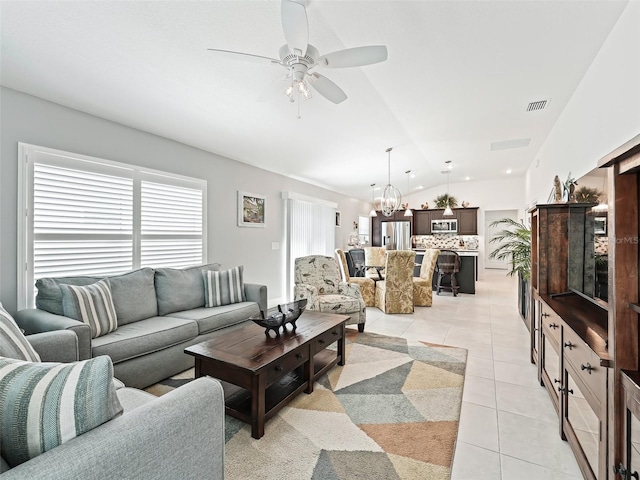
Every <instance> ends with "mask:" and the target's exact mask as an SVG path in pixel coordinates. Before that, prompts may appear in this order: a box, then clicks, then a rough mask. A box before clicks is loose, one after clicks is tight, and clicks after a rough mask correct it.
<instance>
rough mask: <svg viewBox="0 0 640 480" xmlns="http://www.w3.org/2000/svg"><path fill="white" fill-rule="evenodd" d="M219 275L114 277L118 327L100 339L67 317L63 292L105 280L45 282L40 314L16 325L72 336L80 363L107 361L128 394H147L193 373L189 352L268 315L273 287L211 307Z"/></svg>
mask: <svg viewBox="0 0 640 480" xmlns="http://www.w3.org/2000/svg"><path fill="white" fill-rule="evenodd" d="M217 269H219V265H218V264H209V265H202V266H198V267H192V268H186V269H172V268H157V269H153V268H142V269H140V270H135V271H133V272H129V273H126V274H123V275H117V276H112V277H108V279H109V284H110V286H111V293H112V296H113V304H114V307H115V311H116V315H117V322H118V327H117V329H116V330H115V331H113V332H111V333H108V334H106V335H103V336H100V337H97V338H94V339H92V338H91V329H90V327H89V325H87V324H84V323H82V322H79V321H77V320H74V319H71V318H68V317H65V316H64V315H63V308H62V292H61V289H60V287H59V285H60V284H68V285H89V284H92V283H95V282H96V281H98V280H100V279H101V278H99V277H60V278H44V279H40V280H38V282H37V283H36V287H37V289H38V294H37V296H36V307H37V308H35V309H26V310H21V311H19V312H18V313H17V314H16V315H15V320H16V322H17V323H18V325H19V326H20V327H21V328H22V329H24V331H25V332H26V333H27V334H34V333H40V332H46V331H52V330H72V331H73V332H75V334H76V335H77V337H78V348H79V357H80V360H84V359H87V358H91V357H95V356H98V355H108V356H109V357H111V359H112V361H113V366H114V375H115V377H116V378H118V379H120V380H122V381H123V382H124V383H125V384H126V385H127V386H129V387H136V388H144V387H147V386H149V385H152V384H154V383H156V382H158V381H160V380H162V379H164V378H167V377H170V376H171V375H175V374H176V373H179V372H181V371H183V370H186V369H188V368H189V367H191V366H193V364H194V359H193V357H192V356H190V355H186V354H185V353H184V349H185V347H188V346H190V345H193V344H196V343H199V342H202V341H204V340H207V339H209V338H211V337H213V336H214V335H215V332H216V331H217V330H220V329H221V328H225V327H228V326H231V325H236V324H238V323H241V322H244V321H246V320H247V319H248V318H249V317H250V316H251V315H253V314H255V313H258V312H259V311H260V310H264V311H266V310H267V287H266V286H264V285H257V284H248V283H245V284H244V292H245V297H246V301H244V302H240V303H234V304H231V305H224V306H219V307H212V308H205V307H204V305H205V292H204V281H203V271H206V270H217Z"/></svg>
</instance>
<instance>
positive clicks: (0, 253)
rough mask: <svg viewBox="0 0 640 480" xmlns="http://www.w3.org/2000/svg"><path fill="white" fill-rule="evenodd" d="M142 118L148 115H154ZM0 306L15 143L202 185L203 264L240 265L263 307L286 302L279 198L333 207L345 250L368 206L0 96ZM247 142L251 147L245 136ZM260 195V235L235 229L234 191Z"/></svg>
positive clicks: (8, 250)
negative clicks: (260, 289)
mask: <svg viewBox="0 0 640 480" xmlns="http://www.w3.org/2000/svg"><path fill="white" fill-rule="evenodd" d="M153 114H154V113H153V112H149V115H153ZM0 121H1V125H2V131H1V137H0V139H1V145H0V239H1V242H2V243H1V244H0V302H2V303H3V304H4V305H5V307H6V308H7V309H8V310H9V311H14V310H15V307H16V300H17V299H16V275H17V273H16V272H17V266H16V251H17V245H16V242H17V234H16V224H17V220H16V219H17V217H16V215H17V195H18V185H17V183H18V142H25V143H31V144H34V145H39V146H44V147H51V148H56V149H60V150H64V151H69V152H73V153H80V154H84V155H91V156H94V157H99V158H105V159H109V160H115V161H119V162H125V163H129V164H134V165H140V166H144V167H148V168H155V169H159V170H164V171H167V172H174V173H179V174H183V175H188V176H191V177H196V178H203V179H205V180H207V182H208V204H207V209H208V232H207V235H208V245H207V251H208V259H209V261H216V262H220V263H222V264H223V266H225V267H232V266H235V265H244V267H245V281H247V282H251V283H262V284H266V285H267V287H268V295H269V299H270V300H273V299H279V298H282V297H284V296H285V292H284V291H283V285H282V279H283V277H284V275H283V258H282V255H283V252H284V250H283V249H282V248H281V249H280V250H272V249H271V243H272V242H280V246H281V247H283V243H284V238H283V234H284V218H283V211H284V203H283V202H284V201H283V200H282V195H281V194H282V192H283V191H293V192H298V193H304V194H306V195H309V196H314V197H318V198H322V199H324V200H328V201H331V202H335V203H337V204H338V210H340V211H341V213H342V227H340V228H336V246H344V245H345V244H346V243H347V240H348V237H349V233H350V231H351V228H352V224H353V221H357V220H358V215H359V214H364V215H367V214H368V212H369V210H370V206H369V204H367V203H366V202H362V201H359V200H356V199H353V198H349V197H345V196H343V195H340V194H338V193H335V192H331V191H328V190H325V189H322V188H319V187H316V186H313V185H309V184H306V183H304V182H300V181H297V180H293V179H290V178H288V177H284V176H282V175H277V174H274V173H271V172H268V171H266V170H261V169H259V168H256V167H253V166H249V165H246V164H243V163H239V162H236V161H233V160H230V159H228V158H224V157H221V156H218V155H215V154H212V153H209V152H205V151H203V150H199V149H197V148H193V147H189V146H187V145H184V144H181V143H178V142H175V141H172V140H168V139H166V138H163V137H159V136H156V135H152V134H149V133H146V132H143V131H140V130H136V129H133V128H130V127H127V126H124V125H121V124H117V123H114V122H111V121H108V120H105V119H102V118H98V117H94V116H91V115H88V114H85V113H82V112H79V111H77V110H73V109H69V108H66V107H62V106H60V105H57V104H54V103H51V102H47V101H45V100H42V99H39V98H36V97H32V96H29V95H25V94H22V93H19V92H16V91H14V90H11V89H7V88H2V89H0ZM247 141H251V138H250V136H249V137H248V138H247ZM238 190H243V191H248V192H253V193H260V194H263V195H266V197H267V205H266V227H265V228H241V227H238V226H237V210H236V203H237V191H238Z"/></svg>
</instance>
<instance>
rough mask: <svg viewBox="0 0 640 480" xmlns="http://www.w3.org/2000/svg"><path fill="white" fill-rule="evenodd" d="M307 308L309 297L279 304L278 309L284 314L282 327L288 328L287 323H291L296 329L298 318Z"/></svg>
mask: <svg viewBox="0 0 640 480" xmlns="http://www.w3.org/2000/svg"><path fill="white" fill-rule="evenodd" d="M305 308H307V299H306V298H303V299H301V300H296V301H295V302H291V303H283V304H282V305H278V310H280V312H281V313H282V314H283V315H284V321H283V322H282V329H283V330H286V329H287V326H286V324H287V323H290V324H291V325H292V326H293V329H294V330H295V329H296V320H298V318H299V317H300V315H302V312H304V309H305Z"/></svg>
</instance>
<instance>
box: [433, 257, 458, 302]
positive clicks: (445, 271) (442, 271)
mask: <svg viewBox="0 0 640 480" xmlns="http://www.w3.org/2000/svg"><path fill="white" fill-rule="evenodd" d="M459 271H460V256H459V255H458V252H456V251H455V250H441V251H440V255H438V260H437V261H436V272H438V285H437V287H436V293H437V294H438V295H440V290H442V289H445V290H451V291H452V292H453V296H454V297H457V296H458V289H459V288H460V287H458V282H457V280H456V273H458V272H459ZM445 277H449V284H448V285H447V284H445V285H442V280H443V279H444V278H445Z"/></svg>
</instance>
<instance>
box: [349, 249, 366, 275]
mask: <svg viewBox="0 0 640 480" xmlns="http://www.w3.org/2000/svg"><path fill="white" fill-rule="evenodd" d="M345 256H346V257H347V265H348V266H349V276H351V277H364V276H365V272H364V249H362V248H352V249H351V250H348V251H347V252H345Z"/></svg>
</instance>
